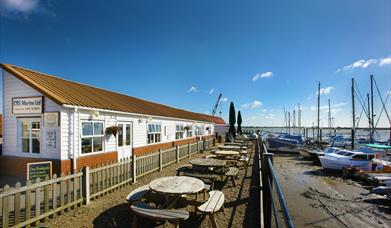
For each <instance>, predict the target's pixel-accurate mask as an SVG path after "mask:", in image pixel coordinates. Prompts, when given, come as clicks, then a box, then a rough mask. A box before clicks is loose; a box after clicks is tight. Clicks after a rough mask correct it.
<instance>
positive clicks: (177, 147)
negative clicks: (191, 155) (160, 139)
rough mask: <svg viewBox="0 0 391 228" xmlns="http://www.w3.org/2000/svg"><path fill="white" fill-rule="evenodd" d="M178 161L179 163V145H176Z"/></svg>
mask: <svg viewBox="0 0 391 228" xmlns="http://www.w3.org/2000/svg"><path fill="white" fill-rule="evenodd" d="M176 163H179V145H176Z"/></svg>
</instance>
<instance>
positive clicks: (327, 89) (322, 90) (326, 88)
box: [316, 86, 334, 95]
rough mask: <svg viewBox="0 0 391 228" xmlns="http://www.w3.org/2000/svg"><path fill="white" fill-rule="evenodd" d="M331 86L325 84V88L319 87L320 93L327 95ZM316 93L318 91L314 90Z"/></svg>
mask: <svg viewBox="0 0 391 228" xmlns="http://www.w3.org/2000/svg"><path fill="white" fill-rule="evenodd" d="M333 89H334V87H333V86H327V87H325V88H320V95H327V94H330V93H331V90H333ZM316 95H318V91H316Z"/></svg>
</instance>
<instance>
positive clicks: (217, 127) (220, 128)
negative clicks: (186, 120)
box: [204, 115, 229, 136]
mask: <svg viewBox="0 0 391 228" xmlns="http://www.w3.org/2000/svg"><path fill="white" fill-rule="evenodd" d="M204 117H205V118H206V119H208V120H209V121H210V122H212V123H213V125H214V132H215V134H216V133H217V135H223V136H225V133H227V132H228V129H229V125H227V124H226V123H225V121H224V120H223V119H222V118H221V117H218V116H211V115H204Z"/></svg>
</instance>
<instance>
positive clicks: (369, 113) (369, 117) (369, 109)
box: [367, 93, 372, 142]
mask: <svg viewBox="0 0 391 228" xmlns="http://www.w3.org/2000/svg"><path fill="white" fill-rule="evenodd" d="M367 102H368V115H367V116H368V125H369V127H368V128H369V131H370V132H369V139H370V141H371V142H372V133H371V126H372V124H371V106H370V103H371V101H370V100H369V93H367Z"/></svg>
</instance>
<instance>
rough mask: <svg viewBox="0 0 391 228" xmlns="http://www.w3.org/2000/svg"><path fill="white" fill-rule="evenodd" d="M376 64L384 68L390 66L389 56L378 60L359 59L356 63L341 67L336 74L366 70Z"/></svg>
mask: <svg viewBox="0 0 391 228" xmlns="http://www.w3.org/2000/svg"><path fill="white" fill-rule="evenodd" d="M375 64H377V65H378V66H384V65H389V64H391V56H389V57H386V58H378V59H367V60H365V59H360V60H357V61H356V62H354V63H352V64H349V65H346V66H343V67H342V68H339V69H338V70H337V72H340V71H348V70H353V69H355V68H367V67H369V66H371V65H375Z"/></svg>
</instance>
